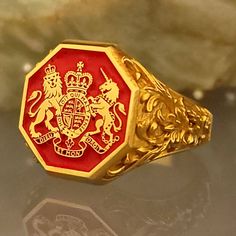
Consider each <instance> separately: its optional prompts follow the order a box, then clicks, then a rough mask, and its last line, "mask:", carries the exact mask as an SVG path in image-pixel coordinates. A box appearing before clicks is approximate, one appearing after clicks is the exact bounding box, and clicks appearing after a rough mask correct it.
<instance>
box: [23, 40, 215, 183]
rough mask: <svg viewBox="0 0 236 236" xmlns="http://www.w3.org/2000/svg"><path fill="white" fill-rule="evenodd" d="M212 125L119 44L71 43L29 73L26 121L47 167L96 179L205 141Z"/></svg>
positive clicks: (205, 114)
mask: <svg viewBox="0 0 236 236" xmlns="http://www.w3.org/2000/svg"><path fill="white" fill-rule="evenodd" d="M211 126H212V115H211V113H210V112H209V111H208V110H207V109H206V108H203V107H201V106H200V105H198V104H196V103H195V102H194V101H192V100H191V99H189V98H187V97H185V96H183V95H181V94H179V93H177V92H175V91H173V90H172V89H170V88H168V87H167V86H166V85H165V84H163V83H162V82H160V81H159V80H157V79H156V78H155V77H154V76H153V75H152V74H150V73H149V72H148V71H147V70H146V69H145V68H144V67H143V66H142V65H141V64H140V63H139V62H137V61H136V60H135V59H133V58H131V57H129V56H127V55H126V54H125V53H124V52H122V51H121V50H120V49H119V48H118V47H117V46H116V45H113V44H107V43H96V42H87V41H71V40H70V41H65V42H63V43H61V44H59V45H58V46H57V47H56V48H55V49H53V50H52V51H50V53H49V54H48V55H47V56H46V57H45V58H44V59H43V60H42V61H41V62H39V63H38V64H37V65H36V67H35V68H34V69H33V70H32V71H31V72H29V74H28V75H27V76H26V80H25V85H24V91H23V98H22V106H21V113H20V122H19V128H20V131H21V133H22V134H23V136H24V138H25V140H26V142H27V144H28V146H29V147H30V148H31V150H32V151H33V153H34V154H35V155H36V157H37V159H38V160H39V162H40V163H41V164H42V166H43V167H44V168H45V169H46V170H48V171H50V172H55V173H60V174H67V175H72V176H78V177H82V178H84V179H90V180H96V181H101V180H103V181H107V180H112V179H114V178H116V177H118V176H120V175H121V174H123V173H125V172H127V171H129V170H131V169H133V168H134V167H138V166H140V165H143V164H145V163H148V162H150V161H153V160H156V159H158V158H161V157H163V156H166V155H169V154H172V153H175V152H179V151H182V150H184V149H187V148H191V147H194V146H197V145H199V144H201V143H205V142H207V141H209V139H210V135H211Z"/></svg>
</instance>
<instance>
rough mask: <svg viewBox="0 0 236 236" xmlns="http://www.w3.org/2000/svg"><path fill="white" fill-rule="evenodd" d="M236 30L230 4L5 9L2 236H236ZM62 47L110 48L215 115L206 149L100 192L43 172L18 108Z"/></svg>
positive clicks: (0, 64) (193, 0)
mask: <svg viewBox="0 0 236 236" xmlns="http://www.w3.org/2000/svg"><path fill="white" fill-rule="evenodd" d="M235 22H236V1H234V0H126V1H118V0H110V1H105V0H93V1H92V0H57V1H51V0H47V1H46V0H1V1H0V72H1V74H0V131H1V134H0V160H1V165H0V176H1V178H0V187H1V197H0V235H4V236H8V235H9V236H15V235H16V236H21V235H30V236H35V235H37V236H45V235H46V236H47V235H49V236H50V235H62V236H65V235H69V233H70V235H72V236H74V235H75V236H76V235H98V236H102V235H121V236H136V235H137V236H143V235H144V236H146V235H148V236H156V235H157V236H162V235H164V236H167V235H170V236H171V235H175V236H176V235H190V236H198V235H202V236H205V235H206V236H213V235H214V236H225V235H235V234H236V225H235V219H236V212H235V207H234V206H235V205H236V188H235V185H236V181H235V179H236V171H235V170H236V155H235V140H236V126H235V121H236V89H235V86H236V44H235V42H236V27H235ZM64 39H80V40H94V41H105V42H114V43H117V44H118V45H119V46H120V47H121V48H122V49H123V50H125V51H126V52H127V53H128V54H130V55H131V56H133V57H135V58H136V59H138V60H139V61H140V62H142V64H143V65H144V66H145V67H146V68H147V69H148V70H150V71H151V72H152V73H153V74H154V75H156V76H158V78H159V79H160V80H161V81H163V82H164V83H166V84H167V85H169V86H170V87H172V88H173V89H175V90H177V91H179V92H181V93H184V94H186V95H188V96H190V97H192V98H194V99H196V100H198V101H199V102H200V103H201V104H202V105H205V106H206V107H207V108H208V109H209V110H210V111H211V112H212V113H213V115H214V126H213V137H212V141H211V142H210V143H209V144H206V145H204V146H202V147H199V148H197V149H195V150H191V151H188V152H186V153H181V154H178V155H175V156H173V157H167V158H164V159H161V160H158V161H156V162H155V163H154V164H149V165H147V166H145V167H141V168H139V169H138V170H136V171H134V173H130V174H127V175H126V176H124V177H122V178H120V179H119V180H117V181H114V182H113V183H111V184H108V185H105V186H94V185H88V184H85V183H79V182H76V181H69V180H65V179H63V178H60V177H55V176H51V175H49V174H47V173H45V171H44V170H43V169H42V167H41V166H40V165H39V164H37V163H36V162H35V160H34V157H33V155H32V153H31V152H30V150H28V149H27V148H26V147H25V145H24V140H23V138H22V137H21V135H20V134H19V131H18V117H19V106H20V102H21V95H22V88H23V83H24V76H25V74H26V73H27V72H29V71H30V70H31V69H32V68H33V67H34V66H35V64H36V63H37V62H38V61H40V60H41V59H42V58H43V57H44V56H45V55H46V54H47V53H48V52H49V50H50V49H52V48H54V47H55V46H56V45H57V44H58V43H60V42H61V41H62V40H64ZM66 232H67V233H68V232H69V233H68V234H66Z"/></svg>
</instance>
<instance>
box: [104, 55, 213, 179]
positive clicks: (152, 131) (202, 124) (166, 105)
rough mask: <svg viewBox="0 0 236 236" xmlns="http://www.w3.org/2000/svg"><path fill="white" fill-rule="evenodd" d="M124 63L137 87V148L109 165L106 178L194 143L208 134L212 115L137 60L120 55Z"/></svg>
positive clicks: (198, 142)
mask: <svg viewBox="0 0 236 236" xmlns="http://www.w3.org/2000/svg"><path fill="white" fill-rule="evenodd" d="M123 63H124V64H125V65H126V67H127V69H128V71H129V72H130V73H131V74H132V75H133V77H134V78H135V80H136V83H137V85H138V86H139V88H140V98H139V105H138V106H139V107H138V115H137V120H136V138H137V148H134V150H133V151H132V152H130V153H128V154H127V156H126V157H124V158H123V159H122V160H121V162H120V163H118V164H117V165H115V166H113V167H112V168H110V169H109V170H108V172H107V173H106V176H105V179H110V178H114V177H116V176H117V175H120V174H121V173H123V172H125V171H127V170H130V169H131V168H134V167H137V166H140V165H142V164H144V163H147V162H150V161H153V160H155V159H158V158H160V157H163V156H165V155H167V154H168V153H173V152H177V151H180V150H183V149H186V148H190V147H191V146H196V145H198V144H200V143H202V142H204V141H207V140H208V139H209V136H210V129H211V121H212V116H211V114H210V113H209V112H208V110H207V109H205V108H202V107H200V106H198V105H196V104H194V102H192V101H191V100H190V99H188V98H186V97H184V96H182V95H180V94H178V93H176V92H175V91H173V90H171V89H170V88H168V87H167V86H166V85H164V84H163V83H161V82H160V81H158V80H157V79H156V78H155V77H154V76H153V75H152V74H150V73H149V72H148V71H147V70H146V69H145V68H144V67H143V66H142V65H141V64H140V63H139V62H137V61H136V60H134V59H132V58H131V59H130V58H127V57H123Z"/></svg>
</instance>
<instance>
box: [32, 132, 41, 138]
mask: <svg viewBox="0 0 236 236" xmlns="http://www.w3.org/2000/svg"><path fill="white" fill-rule="evenodd" d="M41 135H42V134H41V133H40V132H36V133H33V134H31V136H32V138H39V137H40V136H41Z"/></svg>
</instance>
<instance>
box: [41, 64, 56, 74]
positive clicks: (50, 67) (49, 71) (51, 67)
mask: <svg viewBox="0 0 236 236" xmlns="http://www.w3.org/2000/svg"><path fill="white" fill-rule="evenodd" d="M44 71H45V73H46V75H50V74H52V73H55V72H56V66H54V65H51V64H48V66H47V67H46V68H45V70H44Z"/></svg>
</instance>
